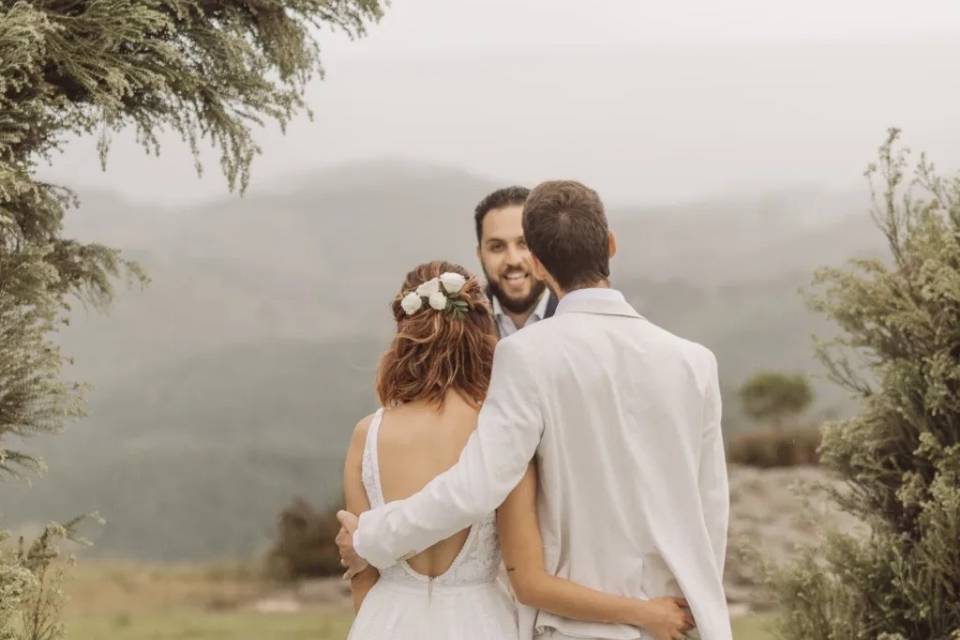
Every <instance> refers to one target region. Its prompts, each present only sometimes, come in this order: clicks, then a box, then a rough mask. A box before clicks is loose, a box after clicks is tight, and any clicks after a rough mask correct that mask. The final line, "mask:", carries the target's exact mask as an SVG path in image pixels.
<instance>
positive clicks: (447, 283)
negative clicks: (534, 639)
mask: <svg viewBox="0 0 960 640" xmlns="http://www.w3.org/2000/svg"><path fill="white" fill-rule="evenodd" d="M440 282H442V283H443V288H444V290H445V291H446V292H447V293H451V294H457V293H460V290H461V289H463V285H465V284H467V279H466V278H464V277H463V276H462V275H460V274H459V273H453V272H451V271H448V272H446V273H441V274H440Z"/></svg>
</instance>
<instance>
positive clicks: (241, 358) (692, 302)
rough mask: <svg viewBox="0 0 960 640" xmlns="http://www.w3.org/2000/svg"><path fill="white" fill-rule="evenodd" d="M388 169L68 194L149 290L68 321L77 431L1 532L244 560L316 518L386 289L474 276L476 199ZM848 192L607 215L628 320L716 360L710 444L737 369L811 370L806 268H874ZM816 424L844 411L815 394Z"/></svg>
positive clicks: (44, 447)
mask: <svg viewBox="0 0 960 640" xmlns="http://www.w3.org/2000/svg"><path fill="white" fill-rule="evenodd" d="M496 186H499V185H495V184H492V183H490V182H489V181H486V180H483V179H479V178H476V177H474V176H471V175H469V174H465V173H463V172H458V171H455V170H450V169H446V168H438V167H430V166H411V165H403V164H396V163H389V162H381V163H370V164H357V165H350V166H346V167H342V168H340V169H337V170H334V171H330V172H326V173H322V174H320V175H317V176H314V177H312V178H310V179H301V180H299V181H297V182H295V183H292V184H290V185H287V186H286V187H285V188H282V189H280V188H278V190H277V192H276V193H274V194H270V195H266V194H265V195H260V196H257V197H251V198H247V199H237V198H232V199H229V200H224V201H222V202H218V203H213V204H209V205H205V206H200V207H196V208H194V209H187V210H166V209H158V208H152V207H149V206H142V205H138V206H133V205H131V204H129V203H125V202H123V201H120V200H118V199H116V198H114V197H112V196H111V195H109V194H103V193H89V194H86V193H83V192H81V194H80V195H81V196H82V198H83V206H82V208H81V209H80V210H79V211H77V212H71V214H70V215H69V216H68V225H69V231H70V233H72V234H74V235H76V236H78V237H80V238H84V239H88V240H97V241H99V242H103V243H105V244H108V245H114V246H119V247H122V248H124V249H125V250H126V251H127V252H128V255H129V256H130V257H133V258H136V259H137V260H140V261H141V262H142V263H143V265H144V266H145V267H146V268H147V270H148V271H149V273H150V275H151V277H152V280H153V282H152V284H151V286H150V287H149V288H147V289H146V290H145V291H142V292H141V291H121V292H120V294H119V296H118V300H117V304H116V306H115V308H114V309H113V311H112V312H111V313H110V315H109V316H106V317H104V316H100V315H98V314H95V313H92V312H87V311H85V310H83V309H77V310H76V312H75V313H74V317H73V319H72V320H73V321H72V324H71V326H70V327H69V328H68V329H67V330H66V331H65V332H64V334H63V336H62V342H63V345H64V348H65V350H66V351H67V352H68V353H70V354H71V355H73V356H75V358H76V365H75V366H73V367H71V369H70V371H69V373H70V374H71V375H72V376H75V377H77V378H79V379H82V380H85V381H89V382H91V383H93V385H94V390H93V391H92V392H91V393H90V395H89V401H90V414H89V417H88V418H87V419H85V420H84V421H82V422H80V423H78V424H74V425H71V426H70V427H69V428H68V430H67V432H66V433H65V434H63V435H62V436H58V437H55V438H45V439H40V440H36V441H34V442H33V443H31V444H32V445H33V446H34V449H35V450H39V451H40V452H41V453H43V454H44V455H45V457H46V458H47V460H48V462H49V464H50V467H51V471H50V473H49V475H48V476H47V477H45V478H43V479H41V480H38V481H37V482H35V484H34V487H33V488H31V489H30V490H29V491H30V494H29V495H30V499H29V500H27V499H26V495H27V493H26V490H25V489H24V488H22V487H11V486H9V485H7V486H3V487H2V488H0V504H2V505H4V506H3V512H4V514H5V522H10V521H11V520H12V521H13V522H15V523H16V522H38V521H46V520H48V519H50V518H58V517H61V518H62V517H68V516H71V515H73V514H75V513H78V512H81V511H88V510H93V509H98V510H100V511H101V513H102V514H103V515H104V517H105V518H106V519H107V520H108V523H109V524H108V525H107V526H106V527H105V528H104V529H103V531H102V532H101V534H100V535H99V539H98V540H97V547H96V550H95V551H96V553H101V554H107V555H118V554H120V555H130V556H136V557H141V558H150V559H161V560H172V559H186V558H190V559H196V558H207V557H216V556H224V555H238V554H247V553H250V552H251V551H253V550H255V549H258V548H260V547H262V546H263V544H265V541H266V539H267V538H268V536H269V534H270V532H271V530H272V526H273V518H274V517H275V515H276V513H277V512H278V511H279V509H280V508H281V507H282V506H283V505H284V504H285V503H286V502H287V500H288V499H290V498H291V497H292V496H294V495H303V496H304V497H307V498H309V499H311V500H313V501H315V502H317V503H330V502H332V501H333V500H335V499H336V497H337V495H338V494H339V491H340V486H339V482H340V481H339V478H340V473H341V464H342V456H343V453H344V450H345V447H346V444H347V441H348V438H349V434H350V430H351V429H352V427H353V425H354V424H355V422H356V421H357V420H358V419H359V418H361V417H362V416H363V415H365V414H366V413H368V412H369V411H371V410H372V409H374V408H375V405H376V403H375V398H374V394H373V391H372V386H373V376H374V371H375V367H376V358H377V356H378V354H379V353H380V351H381V350H382V349H383V348H384V347H385V345H386V343H387V341H388V340H389V337H390V334H391V325H390V318H389V313H388V311H387V307H388V304H389V301H390V299H391V297H392V295H393V293H394V290H395V287H397V286H398V284H399V283H400V282H401V280H402V278H403V275H404V273H405V272H406V271H407V270H408V269H410V268H411V267H413V266H414V265H416V264H417V263H419V262H422V261H424V260H428V259H433V258H445V259H451V260H454V261H457V262H460V263H462V264H464V265H465V266H467V267H468V268H470V269H476V268H477V265H476V259H475V257H474V246H475V238H474V230H473V220H472V209H473V205H474V204H475V203H476V202H477V201H478V200H479V199H480V198H481V197H482V196H483V195H484V194H486V193H487V192H489V191H490V190H492V189H493V188H496ZM866 204H867V203H866V196H865V195H864V196H862V197H861V196H860V195H857V194H853V195H851V194H831V193H820V192H816V191H812V190H793V191H785V192H782V193H777V194H769V195H761V196H744V197H742V198H732V197H729V198H721V199H717V200H716V201H709V202H696V203H689V204H677V205H674V206H670V207H656V208H651V207H638V208H620V209H615V210H611V211H610V212H609V215H610V219H611V225H612V227H613V228H614V230H615V231H616V232H617V234H618V237H619V240H620V247H621V252H620V254H619V255H618V256H617V257H616V258H615V261H614V265H613V270H614V275H615V282H614V284H615V285H616V286H618V287H619V288H621V289H623V290H624V292H625V293H626V294H627V296H628V297H629V298H630V299H631V301H633V302H634V304H635V305H636V306H637V307H638V309H639V310H640V312H641V313H642V314H644V315H645V316H647V317H648V318H650V319H651V320H653V321H654V322H657V323H658V324H661V325H663V326H665V327H666V328H668V329H670V330H671V331H674V332H675V333H678V334H680V335H683V336H685V337H689V338H692V339H694V340H698V341H701V342H703V343H704V344H706V345H708V346H709V347H710V348H712V349H713V350H714V351H715V352H716V353H717V355H718V358H719V360H720V365H721V373H722V378H723V381H722V384H723V387H724V391H725V399H726V402H725V416H726V419H725V422H726V428H727V431H728V433H732V432H734V431H736V430H738V429H744V428H748V427H749V425H748V424H747V423H746V422H745V421H744V420H743V418H742V417H741V416H740V413H739V410H738V407H737V402H736V397H735V395H734V393H733V392H734V391H735V389H736V388H737V387H738V386H739V385H740V384H741V383H742V381H743V380H744V379H745V378H746V377H747V376H749V375H750V374H751V373H752V372H754V371H756V370H757V369H760V368H776V369H789V370H801V371H809V372H815V371H818V370H819V369H818V367H817V366H816V364H815V363H814V361H813V358H812V348H811V346H812V345H811V341H810V335H811V334H812V333H814V332H819V333H825V332H829V331H830V327H829V326H828V325H826V324H825V323H824V322H823V320H822V319H819V318H817V317H815V316H814V315H812V314H811V313H810V312H809V311H808V310H807V309H806V308H805V306H804V304H803V301H802V299H801V297H800V295H799V294H798V289H799V288H800V287H801V286H804V285H806V284H808V283H809V281H810V275H811V273H812V271H813V269H814V268H815V267H816V266H818V265H821V264H838V263H840V262H842V261H843V260H845V259H846V258H848V257H853V256H863V255H872V254H876V253H877V252H878V251H879V250H880V249H881V248H882V243H881V240H882V237H881V236H880V234H879V233H878V232H876V231H875V230H874V229H873V227H872V226H871V223H870V221H869V218H868V216H867V215H866V213H865V210H866ZM816 387H817V391H818V395H819V401H818V403H817V405H816V407H815V413H816V414H817V415H824V414H827V413H831V412H840V413H843V412H848V411H850V410H852V407H851V405H850V404H849V401H848V400H847V399H846V398H845V397H844V396H843V394H842V393H840V392H839V391H838V390H836V389H834V388H833V387H831V386H829V385H826V384H824V383H823V382H822V381H819V380H818V381H816Z"/></svg>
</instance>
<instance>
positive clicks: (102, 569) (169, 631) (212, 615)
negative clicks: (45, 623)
mask: <svg viewBox="0 0 960 640" xmlns="http://www.w3.org/2000/svg"><path fill="white" fill-rule="evenodd" d="M67 592H68V594H69V596H70V602H69V604H68V607H67V612H66V613H67V620H66V623H67V632H68V638H70V640H104V639H107V638H109V639H110V640H264V639H267V640H342V639H343V638H345V637H346V635H347V631H348V629H349V628H350V620H351V618H352V615H351V611H350V608H349V603H348V601H347V599H346V598H345V597H344V596H343V594H342V591H341V587H340V585H339V584H338V583H336V582H331V583H324V584H318V585H316V586H315V588H313V589H311V590H301V591H299V592H298V591H293V590H284V589H278V588H277V587H276V586H275V585H271V584H269V583H266V582H263V581H262V580H259V579H257V578H256V577H255V576H253V575H251V574H249V573H246V572H244V571H243V570H242V569H238V568H235V567H191V566H184V567H163V566H145V565H136V564H130V563H92V562H83V563H81V564H80V565H79V567H77V569H76V570H75V571H74V577H73V578H72V579H71V581H70V583H69V584H68V585H67ZM271 603H272V604H271ZM291 603H295V605H296V606H295V607H294V606H290V605H291ZM284 604H286V605H287V607H288V608H289V609H291V610H288V611H285V612H282V613H280V612H273V613H267V612H264V611H263V609H268V608H271V607H273V608H276V607H278V606H280V607H281V608H283V607H282V605H284ZM292 609H296V610H292ZM767 622H768V620H767V619H766V618H764V617H761V616H754V617H745V618H738V619H737V620H735V622H734V638H736V640H772V636H770V635H769V633H768V632H767V631H766V630H765V629H764V627H765V625H766V623H767Z"/></svg>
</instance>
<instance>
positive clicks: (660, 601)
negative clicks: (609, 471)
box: [497, 463, 692, 637]
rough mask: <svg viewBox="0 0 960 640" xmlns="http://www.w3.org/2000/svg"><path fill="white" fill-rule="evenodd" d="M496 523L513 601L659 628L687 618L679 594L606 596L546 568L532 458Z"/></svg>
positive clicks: (587, 618) (556, 611) (567, 615)
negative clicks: (642, 596) (512, 592)
mask: <svg viewBox="0 0 960 640" xmlns="http://www.w3.org/2000/svg"><path fill="white" fill-rule="evenodd" d="M497 527H498V529H499V532H500V544H501V547H502V552H503V560H504V563H505V564H506V566H507V575H509V577H510V584H511V585H512V586H513V591H514V593H515V594H516V596H517V600H519V601H520V602H521V603H523V604H525V605H527V606H530V607H534V608H537V609H542V610H544V611H549V612H550V613H553V614H556V615H559V616H563V617H564V618H573V619H577V620H585V621H588V622H606V623H619V624H629V625H633V626H635V627H644V628H647V629H649V630H653V631H661V632H662V631H664V630H666V629H668V628H680V627H681V626H682V625H683V624H684V623H686V624H690V623H692V618H690V614H689V611H688V610H687V609H685V608H682V607H681V606H678V604H681V603H682V604H683V606H685V603H683V601H682V600H681V599H679V598H655V599H653V600H639V599H636V598H628V597H626V596H617V595H612V594H609V593H604V592H602V591H596V590H594V589H590V588H588V587H584V586H582V585H580V584H577V583H575V582H571V581H570V580H566V579H564V578H558V577H556V576H554V575H551V574H550V573H548V572H547V571H546V569H545V568H544V561H543V539H542V537H541V535H540V525H539V522H538V520H537V467H536V463H531V464H530V466H529V468H528V469H527V472H526V475H524V477H523V480H521V481H520V484H519V485H517V487H516V489H514V490H513V492H512V493H511V494H510V495H509V497H508V498H507V500H506V502H504V503H503V505H502V506H501V507H500V508H499V509H498V510H497ZM657 637H673V636H670V635H668V636H660V635H658V636H657Z"/></svg>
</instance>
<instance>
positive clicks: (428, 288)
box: [417, 278, 440, 298]
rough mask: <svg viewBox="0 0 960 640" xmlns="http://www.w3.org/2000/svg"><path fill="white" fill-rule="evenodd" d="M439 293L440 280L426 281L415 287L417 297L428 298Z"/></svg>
mask: <svg viewBox="0 0 960 640" xmlns="http://www.w3.org/2000/svg"><path fill="white" fill-rule="evenodd" d="M439 292H440V278H433V279H432V280H427V281H426V282H424V283H423V284H421V285H420V286H419V287H417V295H418V296H420V297H423V298H429V297H430V296H432V295H433V294H435V293H439Z"/></svg>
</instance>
